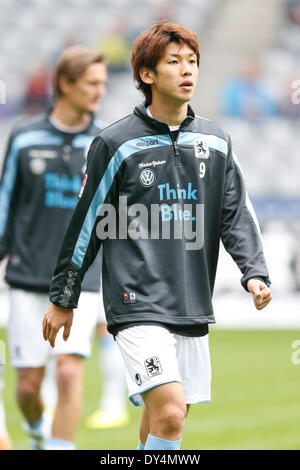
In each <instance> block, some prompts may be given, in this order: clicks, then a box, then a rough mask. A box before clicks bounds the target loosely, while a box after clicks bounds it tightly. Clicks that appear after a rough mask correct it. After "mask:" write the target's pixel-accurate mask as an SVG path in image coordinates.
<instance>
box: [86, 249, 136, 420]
mask: <svg viewBox="0 0 300 470" xmlns="http://www.w3.org/2000/svg"><path fill="white" fill-rule="evenodd" d="M101 255H102V250H101ZM100 305H101V308H100V309H99V311H98V320H97V329H96V331H97V337H98V363H99V369H100V378H101V385H102V393H101V397H100V400H99V407H98V409H97V410H95V411H94V413H92V414H91V415H90V416H88V417H87V418H86V420H85V425H86V427H87V428H89V429H108V428H117V427H121V426H124V425H125V424H127V423H128V421H129V414H128V412H127V397H126V380H125V369H124V363H123V359H122V356H121V354H120V351H119V348H118V347H117V344H116V342H115V340H114V337H113V336H112V335H111V334H110V333H108V331H107V326H106V319H105V311H104V305H103V295H102V288H101V293H100Z"/></svg>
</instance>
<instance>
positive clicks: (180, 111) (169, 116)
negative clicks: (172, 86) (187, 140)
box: [150, 97, 188, 126]
mask: <svg viewBox="0 0 300 470" xmlns="http://www.w3.org/2000/svg"><path fill="white" fill-rule="evenodd" d="M187 110H188V104H187V103H183V104H182V103H180V104H178V103H177V102H175V103H174V102H169V101H166V102H165V101H163V100H160V99H158V98H156V97H153V98H152V103H151V105H150V112H151V115H152V116H153V117H154V118H155V119H158V120H159V121H163V122H165V123H166V124H168V126H180V124H181V123H182V122H183V121H184V120H185V118H186V117H187Z"/></svg>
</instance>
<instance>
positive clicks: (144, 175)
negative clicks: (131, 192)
mask: <svg viewBox="0 0 300 470" xmlns="http://www.w3.org/2000/svg"><path fill="white" fill-rule="evenodd" d="M154 181H155V173H154V171H153V170H150V168H145V169H144V170H143V171H141V173H140V182H141V184H142V185H143V186H145V187H148V186H152V185H153V183H154Z"/></svg>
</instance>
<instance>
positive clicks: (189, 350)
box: [175, 334, 211, 404]
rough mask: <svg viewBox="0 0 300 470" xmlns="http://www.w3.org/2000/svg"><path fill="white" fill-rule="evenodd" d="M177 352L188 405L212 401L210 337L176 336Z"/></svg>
mask: <svg viewBox="0 0 300 470" xmlns="http://www.w3.org/2000/svg"><path fill="white" fill-rule="evenodd" d="M175 336H176V339H177V343H176V352H177V357H178V365H179V371H180V376H181V379H182V386H183V391H184V395H185V400H186V403H188V404H193V403H205V402H209V401H210V400H211V363H210V352H209V335H208V334H207V335H205V336H200V337H188V336H181V335H175Z"/></svg>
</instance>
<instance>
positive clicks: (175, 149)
mask: <svg viewBox="0 0 300 470" xmlns="http://www.w3.org/2000/svg"><path fill="white" fill-rule="evenodd" d="M178 136H179V131H178V133H177V136H176V140H175V139H173V135H172V134H171V140H172V144H173V150H174V161H175V163H174V164H175V166H179V165H180V162H179V149H178V145H177V138H178Z"/></svg>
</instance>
